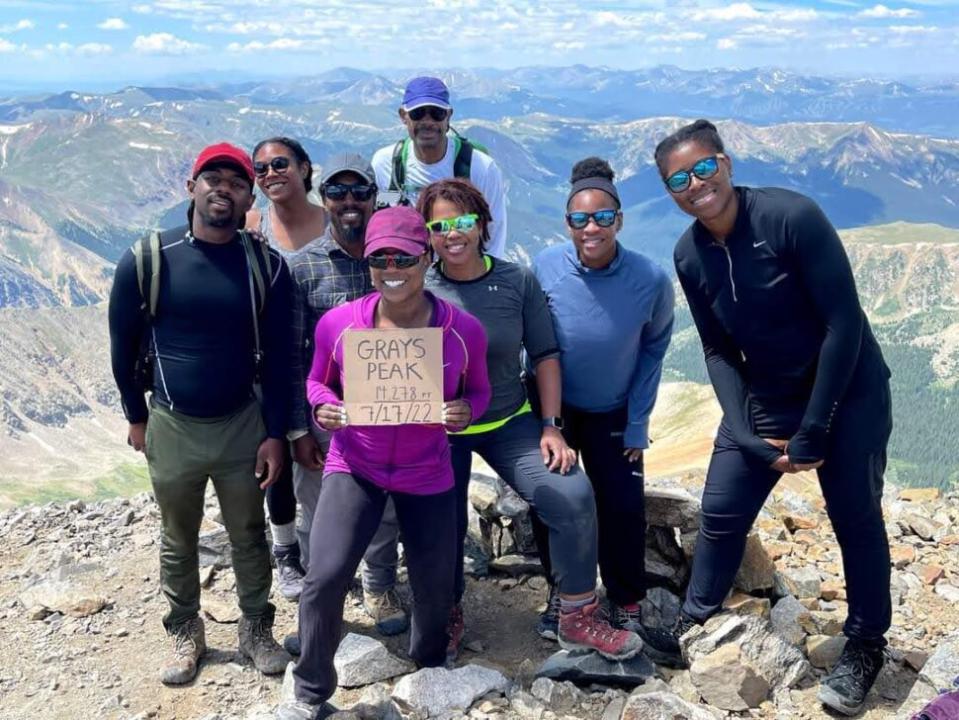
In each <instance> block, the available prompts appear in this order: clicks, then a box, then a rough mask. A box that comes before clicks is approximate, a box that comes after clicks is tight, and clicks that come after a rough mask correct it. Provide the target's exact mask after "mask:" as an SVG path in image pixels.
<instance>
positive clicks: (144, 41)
mask: <svg viewBox="0 0 959 720" xmlns="http://www.w3.org/2000/svg"><path fill="white" fill-rule="evenodd" d="M133 49H134V50H135V51H136V52H138V53H143V54H144V55H190V54H192V53H196V52H200V51H201V50H205V49H206V46H205V45H201V44H199V43H193V42H190V41H189V40H183V39H181V38H178V37H176V36H175V35H171V34H170V33H165V32H161V33H153V34H152V35H137V37H136V39H135V40H134V41H133Z"/></svg>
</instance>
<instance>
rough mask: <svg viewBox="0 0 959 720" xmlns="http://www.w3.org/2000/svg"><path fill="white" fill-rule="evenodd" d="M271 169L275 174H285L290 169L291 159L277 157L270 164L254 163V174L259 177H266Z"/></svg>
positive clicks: (281, 156)
mask: <svg viewBox="0 0 959 720" xmlns="http://www.w3.org/2000/svg"><path fill="white" fill-rule="evenodd" d="M270 168H273V171H274V172H278V173H285V172H286V171H287V170H288V169H289V168H290V158H288V157H284V156H283V155H277V156H276V157H275V158H273V159H272V160H270V162H268V163H265V162H255V163H253V172H255V173H256V176H257V177H263V176H264V175H266V174H267V173H268V172H269V171H270Z"/></svg>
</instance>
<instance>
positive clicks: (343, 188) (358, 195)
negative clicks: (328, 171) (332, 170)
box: [320, 183, 376, 202]
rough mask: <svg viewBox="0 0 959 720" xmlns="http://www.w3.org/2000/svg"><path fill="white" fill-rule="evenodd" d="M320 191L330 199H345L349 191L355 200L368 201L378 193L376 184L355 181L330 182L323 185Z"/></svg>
mask: <svg viewBox="0 0 959 720" xmlns="http://www.w3.org/2000/svg"><path fill="white" fill-rule="evenodd" d="M320 192H321V193H322V194H323V197H328V198H329V199H330V200H343V199H345V198H346V193H349V194H350V195H352V196H353V199H354V200H357V201H358V202H366V201H367V200H369V199H370V198H371V197H373V195H374V194H375V193H376V185H373V184H371V183H354V184H353V185H347V184H346V183H330V184H328V185H323V186H322V187H321V188H320Z"/></svg>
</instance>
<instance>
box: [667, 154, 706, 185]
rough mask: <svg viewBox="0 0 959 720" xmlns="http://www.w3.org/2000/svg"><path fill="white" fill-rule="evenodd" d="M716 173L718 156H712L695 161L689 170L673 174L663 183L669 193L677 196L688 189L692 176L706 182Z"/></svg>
mask: <svg viewBox="0 0 959 720" xmlns="http://www.w3.org/2000/svg"><path fill="white" fill-rule="evenodd" d="M718 172H719V155H713V156H711V157H705V158H703V159H702V160H697V161H696V164H695V165H693V166H692V167H691V168H689V170H680V171H679V172H674V173H673V174H672V175H670V176H669V177H668V178H666V179H665V180H664V181H663V182H665V183H666V188H667V189H668V190H669V192H671V193H677V194H678V193H681V192H683V191H684V190H686V188H688V187H689V184H690V183H691V182H692V181H693V175H695V176H696V177H698V178H699V179H700V180H708V179H709V178H711V177H712V176H713V175H715V174H716V173H718Z"/></svg>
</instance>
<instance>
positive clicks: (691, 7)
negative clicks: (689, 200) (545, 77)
mask: <svg viewBox="0 0 959 720" xmlns="http://www.w3.org/2000/svg"><path fill="white" fill-rule="evenodd" d="M574 63H582V64H586V65H609V66H612V67H620V68H638V67H644V66H651V65H660V64H673V65H679V66H681V67H685V68H705V67H754V66H776V67H782V68H787V69H792V70H796V71H802V72H814V73H820V74H842V75H859V76H864V75H884V76H916V75H922V76H927V77H934V76H949V77H952V78H955V77H956V76H957V75H959V70H957V68H959V2H955V1H952V0H950V1H949V2H946V1H945V0H911V1H910V2H898V1H896V0H888V2H882V3H877V2H858V1H857V0H830V1H828V2H827V1H822V2H778V3H768V2H759V1H757V0H745V1H743V2H732V3H719V2H713V1H712V0H623V1H622V2H596V1H593V0H534V1H532V2H526V3H521V2H513V1H512V0H421V1H420V2H416V3H401V2H398V1H396V2H378V1H373V0H321V1H316V0H153V1H152V2H150V1H148V0H142V1H140V2H118V1H116V0H83V1H82V2H62V1H60V0H0V88H6V89H11V88H23V89H29V88H30V87H31V86H35V87H43V88H47V89H49V88H53V87H58V86H59V87H60V88H61V89H67V88H69V89H83V88H84V87H85V86H89V87H93V86H97V87H120V86H122V85H125V84H129V83H146V82H151V81H158V80H161V81H162V80H170V79H172V78H182V77H187V76H189V77H190V78H192V79H194V80H196V81H200V82H202V81H203V80H204V79H205V78H208V79H210V80H211V81H213V80H216V81H219V80H222V79H223V74H224V73H235V75H236V77H237V78H238V79H244V78H247V77H249V76H251V75H254V74H255V75H287V76H288V75H309V74H313V73H314V72H317V71H322V70H327V69H330V68H333V67H337V66H341V65H347V66H351V67H357V68H362V69H371V70H375V69H381V68H406V67H409V68H414V67H434V68H453V67H478V66H493V67H517V66H521V65H570V64H574Z"/></svg>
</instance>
